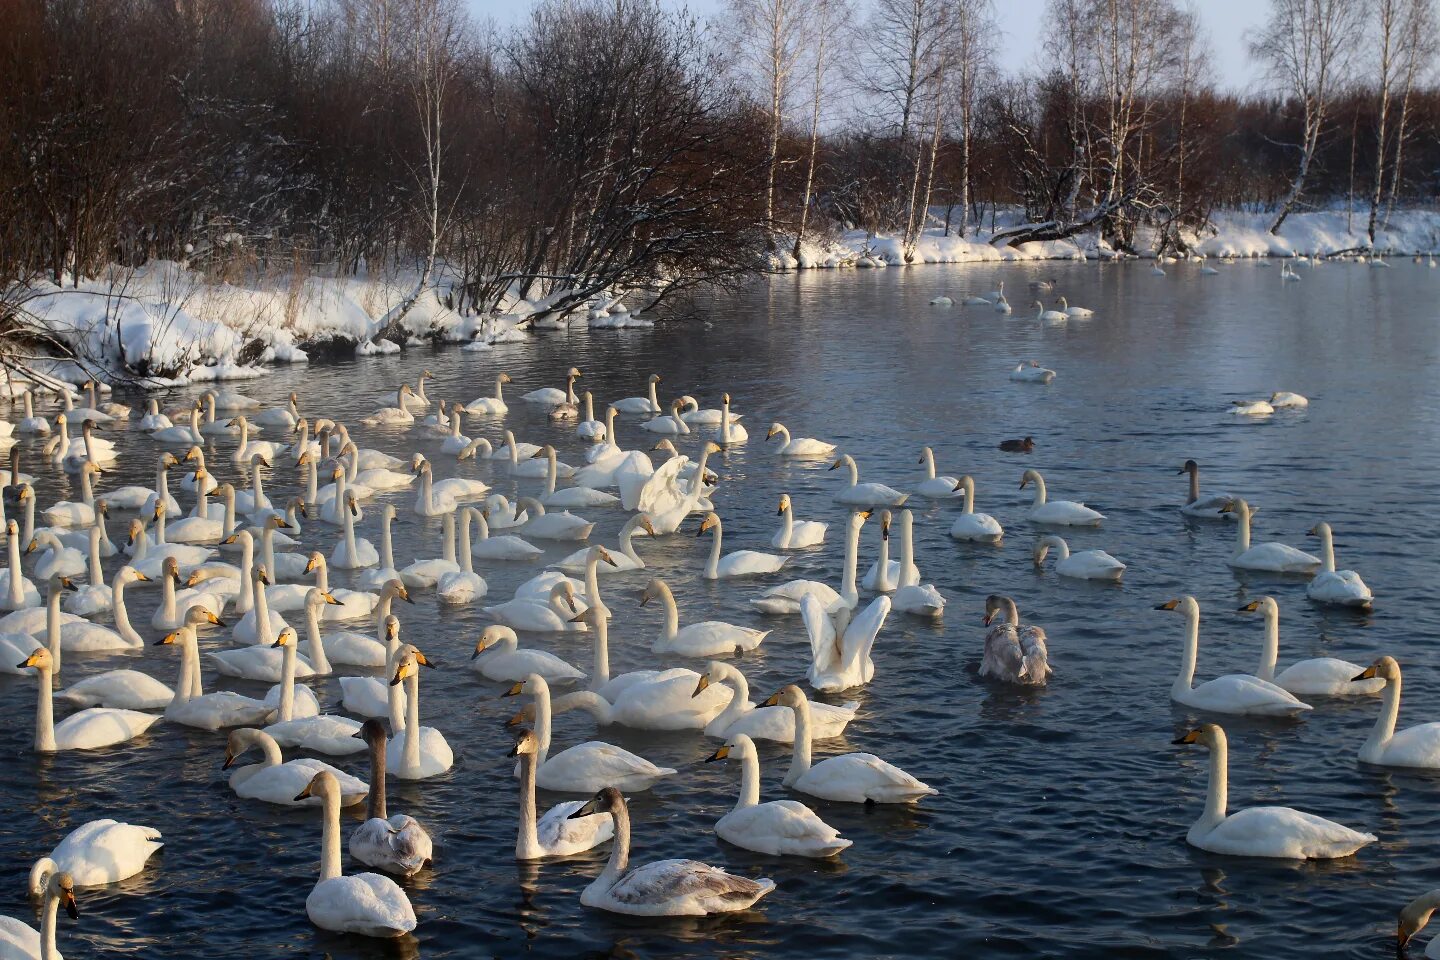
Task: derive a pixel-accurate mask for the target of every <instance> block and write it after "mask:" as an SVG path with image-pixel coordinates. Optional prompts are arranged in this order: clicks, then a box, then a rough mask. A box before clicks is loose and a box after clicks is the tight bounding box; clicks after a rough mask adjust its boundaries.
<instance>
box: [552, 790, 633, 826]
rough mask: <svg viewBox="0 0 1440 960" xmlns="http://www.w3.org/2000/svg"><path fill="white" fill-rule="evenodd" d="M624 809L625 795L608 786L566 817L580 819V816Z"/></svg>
mask: <svg viewBox="0 0 1440 960" xmlns="http://www.w3.org/2000/svg"><path fill="white" fill-rule="evenodd" d="M624 809H625V797H624V795H623V794H621V793H620V791H619V790H617V789H616V788H614V787H606V788H605V789H603V790H601V791H600V792H599V793H597V794H595V796H594V798H592V799H590V800H588V801H586V802H585V804H584V805H582V806H581V807H580V808H579V809H578V810H576V811H575V812H574V813H572V814H570V816H569V817H567V818H566V819H567V820H578V819H579V818H580V817H589V816H593V815H594V814H597V813H614V812H616V811H620V810H624Z"/></svg>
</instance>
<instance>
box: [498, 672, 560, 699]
mask: <svg viewBox="0 0 1440 960" xmlns="http://www.w3.org/2000/svg"><path fill="white" fill-rule="evenodd" d="M542 692H544V693H545V694H549V692H550V685H549V684H548V683H546V682H545V678H544V677H542V676H540V674H538V673H532V674H530V676H528V677H526V678H525V679H524V680H520V681H517V682H516V683H512V684H511V685H510V687H509V688H508V689H506V691H505V692H504V693H503V694H501V696H504V697H518V696H520V695H521V694H523V693H528V694H530V695H531V696H532V697H538V696H540V694H541V693H542Z"/></svg>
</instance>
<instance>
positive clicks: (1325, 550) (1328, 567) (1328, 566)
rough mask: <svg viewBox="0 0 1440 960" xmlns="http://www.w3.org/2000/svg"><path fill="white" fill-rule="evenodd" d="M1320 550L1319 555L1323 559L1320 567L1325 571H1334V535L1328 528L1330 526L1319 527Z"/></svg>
mask: <svg viewBox="0 0 1440 960" xmlns="http://www.w3.org/2000/svg"><path fill="white" fill-rule="evenodd" d="M1320 550H1321V553H1320V556H1321V558H1322V559H1323V561H1324V564H1325V565H1324V567H1323V568H1322V569H1323V570H1324V571H1325V572H1326V573H1334V572H1335V535H1334V534H1333V533H1332V532H1331V530H1330V528H1329V527H1328V526H1327V527H1321V528H1320Z"/></svg>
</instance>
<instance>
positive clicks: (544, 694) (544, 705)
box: [534, 687, 551, 767]
mask: <svg viewBox="0 0 1440 960" xmlns="http://www.w3.org/2000/svg"><path fill="white" fill-rule="evenodd" d="M534 699H535V744H536V750H535V766H536V767H542V766H544V765H545V761H546V760H547V759H549V757H550V722H551V717H550V689H549V688H548V687H543V688H541V689H539V690H537V691H535V698H534Z"/></svg>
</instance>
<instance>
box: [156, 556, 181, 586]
mask: <svg viewBox="0 0 1440 960" xmlns="http://www.w3.org/2000/svg"><path fill="white" fill-rule="evenodd" d="M160 566H161V571H162V572H161V576H162V577H169V578H170V579H171V580H173V581H175V582H176V583H179V582H180V561H179V560H177V559H176V558H174V557H166V558H165V562H164V563H162V564H161V565H160Z"/></svg>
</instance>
